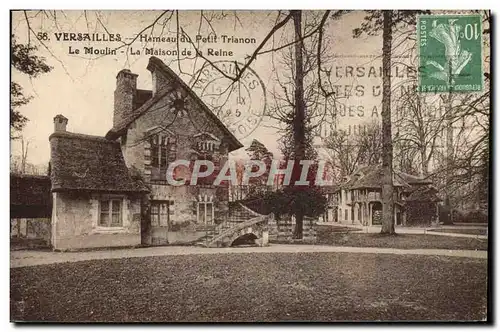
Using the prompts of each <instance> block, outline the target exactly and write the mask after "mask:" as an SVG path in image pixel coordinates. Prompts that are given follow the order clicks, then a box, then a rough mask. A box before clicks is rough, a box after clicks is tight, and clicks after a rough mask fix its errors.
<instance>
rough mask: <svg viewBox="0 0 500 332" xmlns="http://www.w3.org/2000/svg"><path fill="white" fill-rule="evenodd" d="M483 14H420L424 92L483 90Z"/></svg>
mask: <svg viewBox="0 0 500 332" xmlns="http://www.w3.org/2000/svg"><path fill="white" fill-rule="evenodd" d="M481 22H482V19H481V16H480V15H420V16H419V17H418V22H417V35H418V43H419V51H420V62H419V66H420V70H419V85H418V89H419V91H420V92H449V91H453V92H477V91H482V90H483V56H482V55H483V31H482V27H481Z"/></svg>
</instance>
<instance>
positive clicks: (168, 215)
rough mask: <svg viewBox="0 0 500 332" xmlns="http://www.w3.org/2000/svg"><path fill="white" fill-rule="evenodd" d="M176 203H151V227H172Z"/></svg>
mask: <svg viewBox="0 0 500 332" xmlns="http://www.w3.org/2000/svg"><path fill="white" fill-rule="evenodd" d="M173 205H174V201H152V202H151V210H150V216H151V225H152V226H166V227H168V226H170V222H171V220H172V215H173Z"/></svg>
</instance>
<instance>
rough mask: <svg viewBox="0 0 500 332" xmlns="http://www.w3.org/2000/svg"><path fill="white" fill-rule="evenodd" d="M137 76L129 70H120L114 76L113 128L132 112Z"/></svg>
mask: <svg viewBox="0 0 500 332" xmlns="http://www.w3.org/2000/svg"><path fill="white" fill-rule="evenodd" d="M137 76H139V75H137V74H133V73H132V72H131V71H130V70H129V69H122V70H120V72H119V73H118V75H116V89H115V108H114V113H113V127H114V126H116V125H117V124H118V123H120V122H122V121H123V120H124V119H126V118H127V117H128V115H129V114H130V113H131V112H132V111H133V110H134V98H135V95H136V92H137Z"/></svg>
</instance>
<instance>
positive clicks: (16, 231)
mask: <svg viewBox="0 0 500 332" xmlns="http://www.w3.org/2000/svg"><path fill="white" fill-rule="evenodd" d="M50 237H51V223H50V218H13V219H11V220H10V238H11V244H12V245H13V246H14V247H23V248H24V247H28V248H29V247H48V246H50Z"/></svg>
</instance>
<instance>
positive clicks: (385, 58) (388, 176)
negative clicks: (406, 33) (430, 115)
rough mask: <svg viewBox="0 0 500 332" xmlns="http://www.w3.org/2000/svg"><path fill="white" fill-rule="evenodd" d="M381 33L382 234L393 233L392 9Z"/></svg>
mask: <svg viewBox="0 0 500 332" xmlns="http://www.w3.org/2000/svg"><path fill="white" fill-rule="evenodd" d="M383 15H384V29H383V33H382V71H383V74H384V76H383V81H382V83H383V84H382V86H383V91H382V171H383V175H382V231H381V233H382V234H394V233H396V232H395V229H394V187H393V183H392V128H391V48H392V11H391V10H384V14H383Z"/></svg>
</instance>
